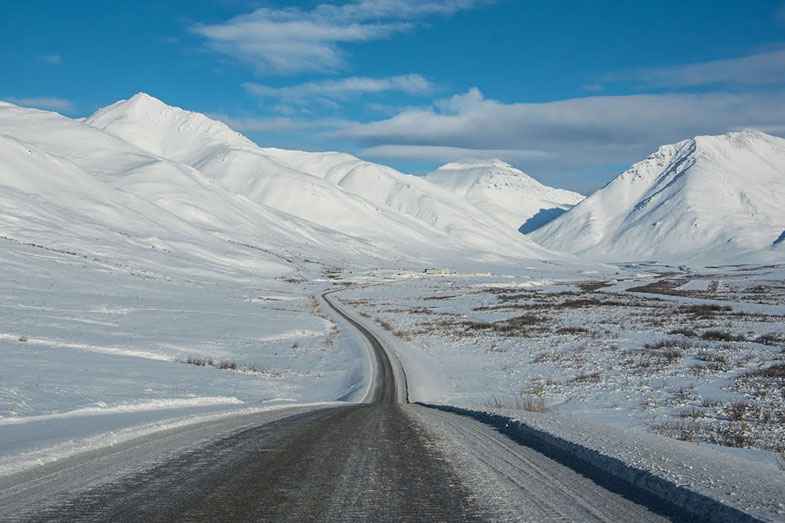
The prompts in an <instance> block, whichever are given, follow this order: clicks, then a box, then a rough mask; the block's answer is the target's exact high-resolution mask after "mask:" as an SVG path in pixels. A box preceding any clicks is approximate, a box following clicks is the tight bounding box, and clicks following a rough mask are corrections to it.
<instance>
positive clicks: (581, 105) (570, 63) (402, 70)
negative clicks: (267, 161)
mask: <svg viewBox="0 0 785 523" xmlns="http://www.w3.org/2000/svg"><path fill="white" fill-rule="evenodd" d="M327 2H329V3H327ZM0 35H1V36H0V39H2V44H3V45H0V61H1V62H2V64H3V68H2V70H3V72H2V74H1V75H0V99H3V100H6V101H10V102H12V103H16V104H19V105H25V106H30V107H38V108H42V109H48V110H54V111H58V112H60V113H62V114H64V115H66V116H70V117H82V116H87V115H89V114H91V113H92V112H94V111H95V110H97V109H99V108H100V107H103V106H106V105H109V104H111V103H113V102H115V101H117V100H119V99H125V98H129V97H131V96H133V95H134V94H135V93H137V92H140V91H143V92H146V93H148V94H150V95H152V96H155V97H157V98H159V99H161V100H163V101H164V102H166V103H168V104H170V105H175V106H178V107H183V108H185V109H189V110H193V111H199V112H202V113H205V114H208V115H209V116H211V117H214V118H217V119H220V120H222V121H224V122H226V123H227V124H229V125H230V126H231V127H233V128H234V129H235V130H237V131H240V132H242V133H243V134H245V135H246V136H248V137H249V138H251V139H252V140H254V141H255V142H256V143H258V144H259V145H262V146H274V147H283V148H296V149H304V150H340V151H345V152H349V153H352V154H355V155H357V156H360V157H361V158H364V159H367V160H370V161H375V162H379V163H384V164H387V165H391V166H393V167H395V168H397V169H399V170H402V171H404V172H408V173H413V174H423V173H426V172H428V171H430V170H433V169H435V168H436V167H438V166H439V165H441V164H443V163H446V162H449V161H456V160H460V159H465V158H472V159H476V158H498V159H501V160H504V161H507V162H509V163H511V164H513V165H515V166H516V167H518V168H520V169H522V170H523V171H525V172H527V173H528V174H530V175H532V176H534V177H535V178H537V179H539V180H540V181H542V182H544V183H546V184H549V185H554V186H558V187H565V188H568V189H573V190H577V191H579V192H582V193H584V194H587V193H589V192H591V191H593V190H595V189H597V188H599V187H600V186H602V185H603V184H605V183H606V182H608V181H609V180H610V179H612V178H613V177H614V176H616V175H617V174H618V173H619V172H621V171H623V170H624V169H625V168H626V167H627V166H629V165H630V164H631V163H633V162H635V161H638V160H641V159H643V158H644V157H645V156H647V155H648V154H650V153H651V152H653V151H655V150H656V149H657V147H658V146H659V145H662V144H666V143H673V142H676V141H679V140H683V139H687V138H691V137H692V136H695V135H698V134H719V133H723V132H728V131H732V130H738V129H743V128H754V129H759V130H762V131H765V132H768V133H771V134H775V135H780V136H785V3H784V2H783V1H782V0H776V1H766V0H755V1H753V2H738V1H726V0H713V1H703V0H690V1H688V2H685V1H683V0H679V1H672V0H659V1H647V0H633V1H628V2H622V1H610V0H594V1H590V0H582V1H581V0H572V1H567V0H549V1H548V2H542V1H537V2H534V1H532V2H529V1H513V0H452V1H437V0H419V1H417V0H356V1H349V2H341V1H338V0H325V1H324V2H313V1H291V2H283V1H273V0H269V1H244V0H199V1H193V0H137V1H125V2H123V1H120V0H117V1H114V2H106V1H104V0H100V1H99V0H79V1H74V2H64V1H60V0H49V1H44V0H27V1H25V2H3V5H2V7H0Z"/></svg>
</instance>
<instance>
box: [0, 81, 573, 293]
mask: <svg viewBox="0 0 785 523" xmlns="http://www.w3.org/2000/svg"><path fill="white" fill-rule="evenodd" d="M0 237H2V239H3V241H18V242H23V243H28V244H35V245H39V246H44V247H46V248H52V249H56V250H60V251H64V252H69V253H75V254H77V255H80V256H81V255H85V256H87V255H94V256H98V257H99V258H101V259H106V260H110V259H111V260H114V262H113V263H117V262H118V261H119V260H123V263H127V264H128V265H129V266H134V267H136V268H137V269H138V268H140V267H141V268H147V269H149V270H150V271H151V273H152V272H154V271H155V270H156V268H161V267H166V268H167V270H168V271H169V273H170V274H172V273H177V274H181V275H182V276H183V277H186V276H191V277H194V276H198V275H210V276H217V277H220V275H221V274H231V275H232V277H233V278H235V279H236V278H237V277H242V276H241V274H243V273H247V274H254V275H257V274H284V273H288V272H292V271H294V270H296V266H298V263H297V260H298V259H299V260H301V261H302V260H318V261H319V262H321V263H324V264H328V265H341V266H351V265H354V266H390V265H389V264H392V266H395V265H401V264H406V265H409V266H411V265H412V264H415V265H416V264H420V263H421V264H423V265H426V266H427V265H430V264H436V263H438V264H443V263H448V262H449V261H450V260H467V262H468V263H470V264H471V263H473V262H472V261H471V260H474V263H476V261H479V260H483V261H500V262H502V263H512V262H514V260H516V259H524V258H526V259H532V258H544V257H549V258H550V257H552V255H551V254H549V253H548V251H547V250H546V249H544V248H542V247H540V246H539V245H537V244H535V243H534V242H532V241H531V240H529V239H527V238H522V237H520V235H517V234H514V233H513V232H511V231H508V230H507V229H506V227H504V225H503V224H501V223H500V222H498V221H496V220H495V219H494V218H492V217H489V216H486V215H485V213H483V212H482V211H479V210H477V209H476V208H474V207H472V206H471V205H469V204H468V203H466V202H465V201H463V200H461V199H460V198H458V197H457V196H455V195H454V194H452V193H450V192H449V191H446V190H444V189H441V188H439V187H435V186H432V185H431V184H429V183H428V182H426V181H424V180H421V179H418V178H416V177H412V176H407V175H403V174H401V173H398V172H396V171H394V170H392V169H389V168H387V167H383V166H378V165H374V164H369V163H367V162H363V161H361V160H359V159H357V158H354V157H351V156H349V155H343V154H339V153H304V152H297V151H282V150H277V149H262V148H259V147H257V146H256V145H255V144H253V143H252V142H251V141H249V140H247V139H246V138H245V137H243V136H242V135H240V134H238V133H236V132H234V131H232V130H231V129H229V128H228V127H227V126H226V125H224V124H222V123H220V122H217V121H214V120H211V119H209V118H207V117H206V116H204V115H202V114H198V113H193V112H189V111H185V110H182V109H178V108H174V107H169V106H167V105H165V104H163V103H162V102H160V101H158V100H156V99H154V98H152V97H149V96H147V95H144V94H140V95H137V96H135V97H133V98H132V99H130V100H128V101H124V102H118V103H116V104H114V105H112V106H110V107H107V108H105V109H103V110H101V111H98V112H97V113H96V114H95V115H93V116H92V117H90V118H87V119H85V120H74V119H70V118H67V117H64V116H61V115H59V114H56V113H52V112H47V111H40V110H36V109H27V108H21V107H17V106H15V105H13V104H9V103H0ZM557 257H558V256H557ZM302 265H303V264H302V263H300V264H299V266H302ZM451 265H453V266H455V265H454V264H451ZM317 271H318V269H317Z"/></svg>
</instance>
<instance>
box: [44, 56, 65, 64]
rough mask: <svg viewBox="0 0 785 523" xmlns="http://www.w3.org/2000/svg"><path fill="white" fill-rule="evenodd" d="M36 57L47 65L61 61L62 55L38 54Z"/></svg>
mask: <svg viewBox="0 0 785 523" xmlns="http://www.w3.org/2000/svg"><path fill="white" fill-rule="evenodd" d="M38 59H39V60H41V61H42V62H44V63H47V64H49V65H57V64H60V63H62V61H63V56H62V55H59V54H45V55H40V56H39V57H38Z"/></svg>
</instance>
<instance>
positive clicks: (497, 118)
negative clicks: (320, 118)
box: [332, 89, 785, 172]
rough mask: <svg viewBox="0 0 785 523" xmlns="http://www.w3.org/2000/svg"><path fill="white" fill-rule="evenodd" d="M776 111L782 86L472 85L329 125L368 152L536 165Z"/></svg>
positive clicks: (780, 112) (784, 105)
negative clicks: (507, 99) (669, 89)
mask: <svg viewBox="0 0 785 523" xmlns="http://www.w3.org/2000/svg"><path fill="white" fill-rule="evenodd" d="M783 121H785V91H777V92H767V93H747V94H729V93H707V94H676V93H668V94H648V95H631V96H594V97H587V98H575V99H568V100H562V101H557V102H549V103H536V104H532V103H513V104H505V103H501V102H498V101H495V100H488V99H485V98H484V97H483V95H482V93H481V92H480V91H479V90H478V89H472V90H470V91H468V92H467V93H464V94H461V95H457V96H453V97H451V98H448V99H445V100H441V101H439V102H437V103H436V104H434V106H433V107H431V108H429V109H411V110H407V111H403V112H401V113H399V114H397V115H396V116H393V117H392V118H389V119H386V120H379V121H375V122H370V123H356V124H353V125H349V126H345V127H343V128H341V129H336V130H334V131H333V132H332V135H333V136H335V137H338V138H341V139H352V140H356V141H358V142H359V143H361V144H365V146H366V151H368V152H369V153H372V154H375V155H384V156H387V157H396V155H399V156H398V157H399V158H401V159H406V158H408V157H410V155H411V154H416V155H417V156H418V157H420V158H426V157H432V158H433V159H435V160H437V159H438V160H451V159H457V158H460V157H461V156H475V157H476V156H488V155H494V156H500V157H501V158H502V159H510V160H516V159H520V158H523V157H525V158H527V162H526V164H525V165H526V166H528V167H529V168H532V169H535V172H537V171H538V170H540V169H544V170H547V171H550V172H554V171H558V170H559V169H564V168H571V167H577V166H580V167H584V168H587V167H592V166H596V165H604V164H609V163H627V162H630V161H633V160H636V159H638V158H639V157H640V156H641V155H644V154H646V153H648V152H650V151H651V150H653V149H654V148H656V147H657V146H658V145H661V144H663V143H672V142H674V141H676V140H679V139H684V138H688V137H692V136H695V135H699V134H717V133H722V132H725V131H730V130H735V129H740V128H746V127H749V128H758V129H769V130H771V129H778V128H781V127H782V125H783V124H782V122H783ZM482 151H488V152H489V153H488V155H486V154H483V153H482ZM453 153H455V155H454V156H452V155H453ZM497 153H498V154H497Z"/></svg>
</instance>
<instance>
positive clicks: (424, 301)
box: [342, 264, 785, 468]
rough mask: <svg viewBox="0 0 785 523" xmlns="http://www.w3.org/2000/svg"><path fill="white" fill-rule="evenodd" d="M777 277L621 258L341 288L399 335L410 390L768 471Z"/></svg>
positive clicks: (780, 414) (780, 342) (780, 433)
mask: <svg viewBox="0 0 785 523" xmlns="http://www.w3.org/2000/svg"><path fill="white" fill-rule="evenodd" d="M783 281H785V265H777V266H734V267H714V268H702V269H700V270H695V269H687V268H676V267H669V266H656V265H637V264H629V265H627V266H619V267H616V268H614V269H611V270H608V269H605V270H603V269H600V272H599V273H594V274H580V273H579V272H577V271H576V272H572V273H570V272H569V268H567V267H562V268H561V270H560V269H559V268H558V267H554V268H552V269H548V270H546V271H541V270H537V269H535V268H533V269H532V270H531V271H529V274H528V275H525V274H521V273H518V274H508V275H506V276H502V275H499V276H491V277H471V276H459V275H456V276H435V277H426V278H418V279H415V280H412V281H409V282H406V283H405V284H400V283H390V284H384V285H379V286H375V287H369V288H365V289H357V290H350V291H347V292H344V293H343V294H342V297H343V298H344V300H345V303H346V304H347V305H350V306H352V307H354V308H355V309H356V310H358V311H360V313H362V314H365V315H367V316H368V317H369V318H372V319H374V320H375V321H377V322H378V323H379V324H380V325H382V326H384V327H385V328H386V329H387V330H388V332H390V333H392V335H395V336H397V337H398V338H399V339H400V340H403V341H401V342H400V343H399V347H401V352H402V354H401V358H402V360H403V362H404V366H406V363H407V361H408V362H409V363H410V367H416V368H417V369H419V370H418V371H417V372H413V373H410V376H411V379H410V381H411V383H410V395H411V397H412V399H414V400H416V401H423V402H427V403H441V404H452V405H457V406H462V407H468V408H473V409H480V410H484V409H491V410H493V409H519V410H520V411H537V410H545V411H547V412H549V413H557V414H561V415H569V416H571V417H574V418H576V419H583V420H587V421H594V422H603V423H607V424H611V425H617V426H622V427H636V428H638V429H643V430H650V431H654V432H657V433H659V434H662V435H666V436H669V437H673V438H676V439H681V440H686V441H694V442H698V443H701V442H702V443H710V444H714V445H718V446H722V447H724V448H733V449H739V448H753V449H758V450H757V451H754V450H753V451H737V450H733V452H734V453H740V454H741V455H746V456H747V457H749V458H751V459H756V460H757V459H762V460H764V461H766V462H767V463H768V464H769V466H771V467H774V468H776V460H775V458H776V457H777V454H776V450H777V449H778V448H779V447H781V446H782V445H783V444H785V431H784V430H783V426H784V425H783V420H785V400H784V399H783V398H784V397H785V396H784V395H783V392H784V391H785V381H783V373H782V369H783V366H785V284H783ZM696 287H699V288H701V290H690V289H691V288H696ZM421 374H422V375H421ZM745 452H746V454H745ZM767 453H768V454H767Z"/></svg>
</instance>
